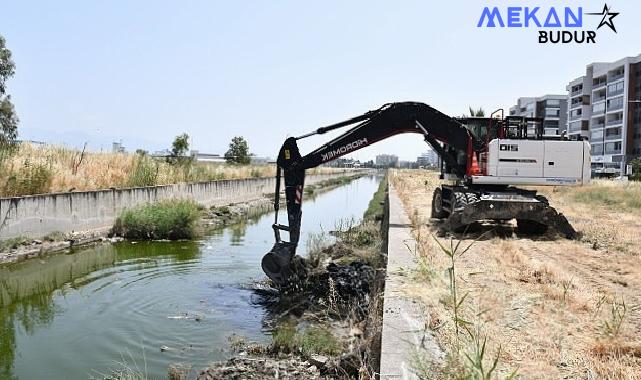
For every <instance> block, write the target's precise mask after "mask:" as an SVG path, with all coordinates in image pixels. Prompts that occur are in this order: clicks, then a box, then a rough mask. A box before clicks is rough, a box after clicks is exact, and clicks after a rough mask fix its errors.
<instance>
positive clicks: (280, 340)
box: [272, 323, 342, 357]
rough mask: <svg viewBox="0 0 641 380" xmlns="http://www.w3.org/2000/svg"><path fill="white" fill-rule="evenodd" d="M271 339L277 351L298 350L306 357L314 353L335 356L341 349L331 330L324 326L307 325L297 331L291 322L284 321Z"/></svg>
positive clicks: (290, 351)
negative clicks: (305, 327) (302, 329)
mask: <svg viewBox="0 0 641 380" xmlns="http://www.w3.org/2000/svg"><path fill="white" fill-rule="evenodd" d="M272 340H273V343H272V346H273V349H275V350H276V351H277V352H284V353H293V352H300V353H301V354H302V355H303V356H307V357H309V356H311V355H314V354H325V355H332V356H336V355H339V354H340V353H341V349H342V347H341V344H340V343H339V342H338V340H337V339H336V337H335V336H334V335H333V334H332V332H331V331H329V330H328V329H326V328H324V327H308V328H307V329H305V330H304V331H302V332H298V331H296V327H295V326H294V325H293V324H291V323H285V324H283V325H281V326H280V327H279V328H278V329H276V330H275V331H274V334H273V335H272Z"/></svg>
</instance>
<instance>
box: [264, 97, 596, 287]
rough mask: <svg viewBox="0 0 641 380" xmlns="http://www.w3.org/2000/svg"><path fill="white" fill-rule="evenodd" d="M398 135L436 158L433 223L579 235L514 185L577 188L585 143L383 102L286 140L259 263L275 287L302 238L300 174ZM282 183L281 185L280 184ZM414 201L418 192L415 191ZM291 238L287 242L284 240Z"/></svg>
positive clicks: (529, 123)
mask: <svg viewBox="0 0 641 380" xmlns="http://www.w3.org/2000/svg"><path fill="white" fill-rule="evenodd" d="M348 126H351V128H349V129H348V130H347V131H346V132H345V133H343V134H342V135H340V136H338V137H336V138H334V139H332V140H331V141H329V142H327V143H325V144H324V145H322V146H321V147H319V148H318V149H316V150H314V151H312V152H310V153H308V154H306V155H304V156H303V155H301V153H300V151H299V149H298V145H297V141H298V140H301V139H304V138H306V137H310V136H313V135H322V134H325V133H327V132H330V131H333V130H335V129H338V128H344V127H348ZM401 133H416V134H419V135H422V136H423V138H424V140H425V141H426V142H427V143H428V144H429V145H430V146H431V147H432V149H434V151H436V153H437V154H438V155H439V158H440V160H439V161H440V171H441V174H440V179H441V180H443V183H442V184H441V185H440V186H439V187H437V188H436V189H435V190H434V193H433V194H432V210H431V216H432V218H436V219H442V220H443V221H444V223H443V224H444V226H445V228H446V229H448V230H450V231H452V232H461V231H463V230H465V229H466V228H467V227H468V226H469V225H471V224H474V223H483V222H486V221H487V222H499V223H502V222H506V221H509V220H513V219H516V224H517V228H516V229H517V232H518V233H524V234H525V233H527V234H541V233H544V232H545V231H546V230H548V228H554V229H556V231H557V232H558V233H560V234H562V235H564V236H565V237H566V238H568V239H573V238H575V237H576V235H577V234H576V231H575V230H574V229H573V228H572V226H571V225H570V223H569V222H568V220H567V219H566V218H565V216H564V215H563V214H561V213H558V212H557V211H556V210H555V209H554V208H553V207H551V206H550V204H549V203H548V201H547V199H546V198H545V197H543V196H542V195H540V194H537V192H536V191H535V190H527V189H520V188H517V187H515V186H519V185H520V186H581V185H584V184H587V183H588V182H589V181H590V144H589V143H588V141H586V140H584V139H581V138H580V137H579V138H569V137H568V136H567V135H566V134H562V135H545V134H544V128H543V120H542V119H540V118H534V117H522V116H504V115H503V110H500V109H499V110H497V111H495V112H494V113H492V115H490V117H451V116H448V115H446V114H444V113H442V112H440V111H438V110H436V109H435V108H433V107H430V106H429V105H427V104H424V103H419V102H397V103H388V104H385V105H383V106H382V107H380V108H378V109H376V110H373V111H369V112H366V113H364V114H362V115H359V116H356V117H353V118H350V119H348V120H345V121H341V122H338V123H336V124H332V125H328V126H325V127H321V128H318V129H316V130H315V131H313V132H311V133H307V134H304V135H302V136H299V137H289V138H287V139H286V140H285V142H284V143H283V146H282V147H281V149H280V151H279V153H278V158H277V161H276V162H277V171H276V192H275V200H274V210H275V215H276V216H275V220H274V224H273V226H272V227H273V230H274V238H275V241H276V242H275V244H274V246H273V247H272V249H271V251H269V252H268V253H267V254H266V255H265V256H264V257H263V259H262V262H261V266H262V268H263V271H264V272H265V274H267V276H268V277H269V278H270V279H271V280H272V281H273V282H274V283H275V284H276V285H278V286H283V285H286V284H287V283H288V280H289V278H290V276H291V275H292V265H291V263H292V259H293V257H294V256H295V254H296V247H297V245H298V242H299V239H300V227H301V219H302V209H301V206H302V201H303V186H304V184H305V170H306V169H310V168H314V167H317V166H319V165H322V164H326V163H328V162H330V161H332V160H335V159H337V158H339V157H341V156H343V155H346V154H349V153H352V152H355V151H357V150H359V149H362V148H365V147H367V146H370V145H372V144H374V143H376V142H378V141H381V140H384V139H386V138H388V137H391V136H394V135H398V134H401ZM283 178H284V181H282V179H283ZM281 182H284V186H285V199H286V205H287V222H288V224H287V225H283V224H279V222H278V211H279V202H280V190H281ZM417 196H418V194H417ZM281 231H285V232H287V233H288V234H289V241H285V240H283V239H282V238H281Z"/></svg>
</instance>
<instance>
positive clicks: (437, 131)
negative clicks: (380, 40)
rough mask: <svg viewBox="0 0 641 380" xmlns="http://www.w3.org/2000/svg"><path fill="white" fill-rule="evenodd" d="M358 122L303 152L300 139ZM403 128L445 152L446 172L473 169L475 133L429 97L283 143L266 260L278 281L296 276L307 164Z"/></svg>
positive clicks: (265, 268) (391, 105) (334, 156)
mask: <svg viewBox="0 0 641 380" xmlns="http://www.w3.org/2000/svg"><path fill="white" fill-rule="evenodd" d="M347 126H352V128H350V129H349V130H347V131H346V132H345V133H343V134H342V135H340V136H338V137H336V138H335V139H333V140H331V141H329V142H327V143H326V144H324V145H323V146H321V147H320V148H318V149H316V150H314V151H312V152H311V153H308V154H306V155H304V156H303V155H301V154H300V151H299V149H298V145H297V140H300V139H302V138H306V137H309V136H313V135H317V134H324V133H327V132H329V131H332V130H335V129H338V128H344V127H347ZM401 133H418V134H421V135H423V137H424V139H425V141H426V142H427V143H429V144H430V145H431V147H432V148H433V149H434V150H435V151H436V152H437V153H438V154H439V156H440V157H441V159H442V161H443V163H444V167H445V172H446V173H452V174H455V175H456V176H458V177H460V178H462V177H463V176H465V174H466V171H467V161H468V159H467V158H468V152H469V151H470V149H472V146H473V144H474V141H473V136H472V134H470V132H469V131H468V129H466V128H465V126H464V125H463V124H461V123H460V122H459V121H457V120H456V119H454V118H452V117H450V116H448V115H445V114H443V113H441V112H439V111H438V110H436V109H434V108H432V107H430V106H428V105H427V104H424V103H416V102H402V103H389V104H385V105H384V106H382V107H381V108H379V109H377V110H374V111H369V112H367V113H365V114H362V115H360V116H356V117H354V118H351V119H348V120H345V121H342V122H339V123H336V124H333V125H329V126H326V127H322V128H318V129H317V130H316V131H314V132H311V133H308V134H306V135H303V136H300V137H290V138H288V139H287V140H285V143H284V144H283V146H282V147H281V149H280V152H279V154H278V159H277V174H276V192H275V199H274V208H275V211H276V213H275V214H276V216H275V221H274V224H273V229H274V237H275V240H276V243H275V244H274V247H273V248H272V250H271V251H270V252H269V253H267V254H266V255H265V256H264V257H263V260H262V267H263V271H264V272H265V273H266V274H267V276H268V277H269V278H271V279H272V281H274V282H275V283H276V284H279V285H283V284H285V283H286V282H287V279H288V278H289V276H290V274H291V273H290V272H291V270H290V262H291V259H292V258H293V257H294V255H295V254H296V247H297V245H298V242H299V239H300V225H301V219H302V210H301V206H302V196H303V187H304V184H305V170H306V169H310V168H314V167H317V166H319V165H321V164H324V163H327V162H330V161H332V160H335V159H337V158H339V157H341V156H343V155H345V154H349V153H352V152H355V151H357V150H359V149H362V148H365V147H367V146H370V145H372V144H374V143H376V142H378V141H381V140H384V139H386V138H388V137H391V136H394V135H398V134H401ZM281 173H282V175H283V177H284V184H285V198H286V202H287V219H288V225H282V224H279V223H278V210H279V203H280V186H281ZM281 231H286V232H288V233H289V241H283V240H282V239H281Z"/></svg>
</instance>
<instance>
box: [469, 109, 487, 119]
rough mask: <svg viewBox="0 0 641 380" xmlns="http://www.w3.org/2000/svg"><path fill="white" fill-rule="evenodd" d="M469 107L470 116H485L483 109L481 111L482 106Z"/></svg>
mask: <svg viewBox="0 0 641 380" xmlns="http://www.w3.org/2000/svg"><path fill="white" fill-rule="evenodd" d="M469 108H470V117H484V116H485V111H483V107H479V109H477V110H475V109H474V108H472V107H469Z"/></svg>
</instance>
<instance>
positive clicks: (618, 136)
mask: <svg viewBox="0 0 641 380" xmlns="http://www.w3.org/2000/svg"><path fill="white" fill-rule="evenodd" d="M622 138H623V135H621V133H619V134H616V135H605V141H612V140H621V139H622Z"/></svg>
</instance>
